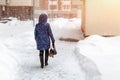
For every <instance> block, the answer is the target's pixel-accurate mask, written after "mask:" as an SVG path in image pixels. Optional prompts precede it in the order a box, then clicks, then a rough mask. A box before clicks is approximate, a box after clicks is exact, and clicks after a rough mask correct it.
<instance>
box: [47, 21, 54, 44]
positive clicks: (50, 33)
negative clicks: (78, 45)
mask: <svg viewBox="0 0 120 80" xmlns="http://www.w3.org/2000/svg"><path fill="white" fill-rule="evenodd" d="M48 34H49V36H50V38H51V41H52V43H54V42H55V39H54V36H53V33H52V30H51V27H50V24H49V23H48Z"/></svg>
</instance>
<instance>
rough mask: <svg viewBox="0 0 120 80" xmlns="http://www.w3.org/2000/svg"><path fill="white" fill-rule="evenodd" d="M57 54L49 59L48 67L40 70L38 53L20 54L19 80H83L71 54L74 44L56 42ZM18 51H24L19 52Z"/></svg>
mask: <svg viewBox="0 0 120 80" xmlns="http://www.w3.org/2000/svg"><path fill="white" fill-rule="evenodd" d="M56 45H57V51H58V54H57V55H56V56H55V57H54V58H51V57H50V58H49V65H48V66H47V67H45V68H44V69H41V68H40V63H39V56H38V51H35V50H34V49H33V50H28V52H27V51H25V52H27V53H24V52H22V54H20V57H21V58H22V63H21V64H20V66H21V70H20V73H19V76H20V78H19V79H20V80H84V77H83V76H84V74H83V73H82V70H81V68H80V66H79V64H78V60H76V58H75V54H74V53H73V50H74V46H75V45H76V43H67V42H60V41H57V42H56ZM20 51H24V49H23V50H20Z"/></svg>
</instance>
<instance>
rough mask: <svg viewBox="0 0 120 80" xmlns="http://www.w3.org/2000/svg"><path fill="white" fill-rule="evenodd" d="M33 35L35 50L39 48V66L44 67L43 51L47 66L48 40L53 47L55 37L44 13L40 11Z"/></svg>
mask: <svg viewBox="0 0 120 80" xmlns="http://www.w3.org/2000/svg"><path fill="white" fill-rule="evenodd" d="M34 35H35V41H36V44H37V50H39V57H40V63H41V68H44V53H45V66H47V65H48V56H49V48H50V41H51V42H52V47H53V48H54V43H55V39H54V36H53V34H52V31H51V27H50V24H49V23H47V15H46V14H44V13H42V14H41V15H40V16H39V21H38V23H37V24H36V26H35V31H34ZM50 39H51V40H50Z"/></svg>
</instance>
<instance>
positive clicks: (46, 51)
mask: <svg viewBox="0 0 120 80" xmlns="http://www.w3.org/2000/svg"><path fill="white" fill-rule="evenodd" d="M48 55H49V51H48V50H45V66H47V65H48Z"/></svg>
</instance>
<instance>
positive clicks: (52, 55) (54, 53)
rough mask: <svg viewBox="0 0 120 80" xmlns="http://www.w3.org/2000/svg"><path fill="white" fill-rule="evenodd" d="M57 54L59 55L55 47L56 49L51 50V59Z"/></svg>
mask: <svg viewBox="0 0 120 80" xmlns="http://www.w3.org/2000/svg"><path fill="white" fill-rule="evenodd" d="M56 54H57V51H56V49H55V46H54V48H50V50H49V56H50V57H54V55H56Z"/></svg>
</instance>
